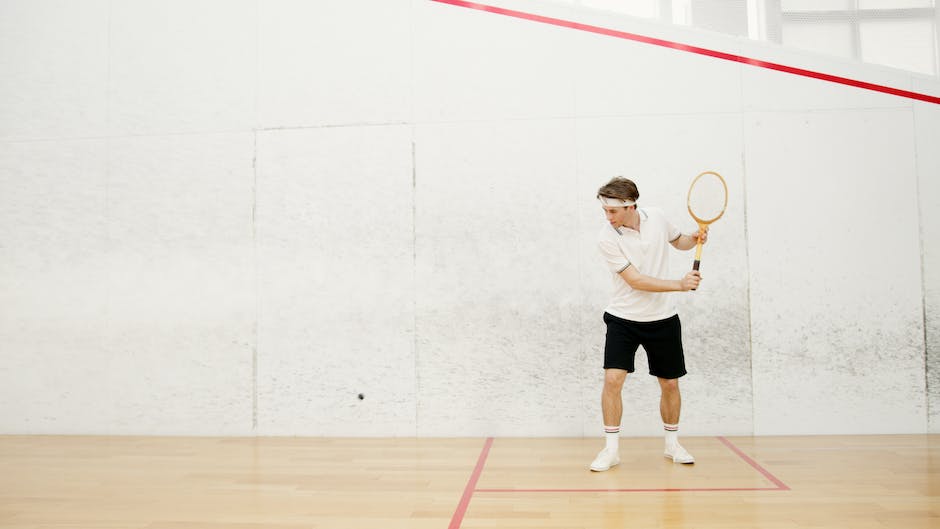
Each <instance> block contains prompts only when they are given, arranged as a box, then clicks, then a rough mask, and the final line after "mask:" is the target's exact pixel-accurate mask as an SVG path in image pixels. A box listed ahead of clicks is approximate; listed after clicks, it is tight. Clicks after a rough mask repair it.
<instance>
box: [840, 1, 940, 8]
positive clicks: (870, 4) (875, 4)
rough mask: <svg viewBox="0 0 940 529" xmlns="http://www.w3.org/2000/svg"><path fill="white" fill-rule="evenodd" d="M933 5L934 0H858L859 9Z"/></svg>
mask: <svg viewBox="0 0 940 529" xmlns="http://www.w3.org/2000/svg"><path fill="white" fill-rule="evenodd" d="M933 6H934V0H858V8H859V9H906V8H908V7H933Z"/></svg>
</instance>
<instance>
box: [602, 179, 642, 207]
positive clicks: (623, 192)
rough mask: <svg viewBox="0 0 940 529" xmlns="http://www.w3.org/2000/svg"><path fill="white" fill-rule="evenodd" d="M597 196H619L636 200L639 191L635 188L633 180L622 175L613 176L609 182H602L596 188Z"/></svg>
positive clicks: (627, 199) (638, 196)
mask: <svg viewBox="0 0 940 529" xmlns="http://www.w3.org/2000/svg"><path fill="white" fill-rule="evenodd" d="M597 194H598V196H605V197H607V198H619V199H620V200H626V201H633V202H636V201H637V199H639V198H640V191H639V190H638V189H637V188H636V184H634V183H633V180H630V179H627V178H624V177H622V176H615V177H613V178H611V179H610V182H607V183H606V184H604V185H603V186H602V187H601V188H600V189H598V190H597Z"/></svg>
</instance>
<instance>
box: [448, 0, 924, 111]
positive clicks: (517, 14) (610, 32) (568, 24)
mask: <svg viewBox="0 0 940 529" xmlns="http://www.w3.org/2000/svg"><path fill="white" fill-rule="evenodd" d="M431 1H432V2H438V3H441V4H450V5H454V6H459V7H466V8H470V9H476V10H478V11H486V12H488V13H496V14H498V15H505V16H509V17H514V18H520V19H523V20H530V21H532V22H539V23H542V24H550V25H553V26H560V27H565V28H570V29H576V30H578V31H587V32H589V33H596V34H598V35H606V36H609V37H616V38H618V39H625V40H632V41H636V42H641V43H644V44H652V45H654V46H662V47H664V48H671V49H674V50H679V51H685V52H688V53H694V54H697V55H704V56H707V57H713V58H716V59H722V60H726V61H733V62H738V63H741V64H748V65H750V66H757V67H759V68H766V69H768V70H776V71H779V72H784V73H788V74H792V75H799V76H802V77H809V78H812V79H818V80H820V81H827V82H830V83H837V84H842V85H846V86H853V87H855V88H861V89H863V90H871V91H874V92H881V93H884V94H890V95H894V96H899V97H905V98H908V99H915V100H918V101H926V102H927V103H934V104H938V105H940V97H936V96H932V95H928V94H921V93H918V92H911V91H908V90H901V89H899V88H892V87H890V86H884V85H879V84H874V83H868V82H865V81H859V80H857V79H849V78H847V77H840V76H838V75H831V74H827V73H822V72H815V71H812V70H805V69H803V68H796V67H794V66H786V65H784V64H777V63H773V62H767V61H762V60H760V59H753V58H749V57H744V56H741V55H734V54H732V53H725V52H723V51H716V50H710V49H707V48H700V47H698V46H690V45H688V44H682V43H679V42H673V41H669V40H663V39H657V38H654V37H647V36H645V35H638V34H636V33H628V32H626V31H618V30H615V29H610V28H603V27H600V26H592V25H590V24H582V23H580V22H572V21H570V20H563V19H560V18H552V17H546V16H542V15H536V14H533V13H525V12H523V11H514V10H512V9H504V8H502V7H496V6H491V5H486V4H480V3H477V2H466V1H464V0H431Z"/></svg>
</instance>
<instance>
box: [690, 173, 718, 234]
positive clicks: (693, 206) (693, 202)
mask: <svg viewBox="0 0 940 529" xmlns="http://www.w3.org/2000/svg"><path fill="white" fill-rule="evenodd" d="M686 205H687V206H688V208H689V215H692V218H693V219H695V220H696V222H698V223H699V225H708V224H711V223H712V222H715V221H716V220H718V219H720V218H721V216H722V215H724V214H725V208H727V207H728V184H726V183H725V179H724V178H723V177H722V176H721V175H720V174H718V173H716V172H714V171H705V172H703V173H700V174H699V175H698V176H696V177H695V178H694V179H692V184H691V185H689V195H688V198H687V200H686Z"/></svg>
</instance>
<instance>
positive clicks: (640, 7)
mask: <svg viewBox="0 0 940 529" xmlns="http://www.w3.org/2000/svg"><path fill="white" fill-rule="evenodd" d="M581 4H583V5H585V6H587V7H593V8H594V9H605V10H607V11H616V12H618V13H624V14H627V15H630V16H634V17H642V18H659V0H581Z"/></svg>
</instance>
